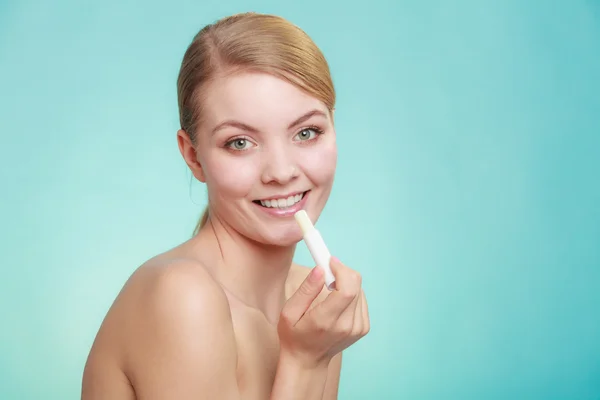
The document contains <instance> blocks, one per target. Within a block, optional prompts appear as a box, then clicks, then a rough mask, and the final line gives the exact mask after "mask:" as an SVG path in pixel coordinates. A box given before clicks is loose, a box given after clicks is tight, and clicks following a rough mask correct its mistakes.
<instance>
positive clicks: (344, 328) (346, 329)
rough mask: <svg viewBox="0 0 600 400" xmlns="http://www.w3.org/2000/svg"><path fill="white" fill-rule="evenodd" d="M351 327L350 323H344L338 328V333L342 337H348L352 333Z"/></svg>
mask: <svg viewBox="0 0 600 400" xmlns="http://www.w3.org/2000/svg"><path fill="white" fill-rule="evenodd" d="M353 328H354V327H353V326H352V323H351V321H349V322H344V323H343V324H342V325H341V326H340V333H341V334H342V335H343V336H350V335H352V331H353Z"/></svg>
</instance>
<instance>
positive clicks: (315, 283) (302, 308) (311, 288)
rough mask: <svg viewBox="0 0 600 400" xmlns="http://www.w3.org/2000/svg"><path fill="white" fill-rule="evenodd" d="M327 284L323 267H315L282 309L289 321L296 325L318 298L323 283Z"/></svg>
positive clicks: (283, 314)
mask: <svg viewBox="0 0 600 400" xmlns="http://www.w3.org/2000/svg"><path fill="white" fill-rule="evenodd" d="M324 284H325V274H324V271H323V269H322V268H321V267H314V268H313V269H312V270H311V271H310V273H309V274H308V276H307V277H306V278H305V279H304V281H303V282H302V284H301V285H300V287H299V288H298V290H296V292H295V293H294V294H293V295H292V296H291V297H290V298H289V299H288V301H287V302H286V303H285V305H284V306H283V310H282V311H281V314H282V316H284V317H285V318H286V319H287V320H288V322H290V323H291V324H293V325H295V324H296V323H297V322H298V321H299V320H300V318H302V316H303V315H304V313H305V312H306V311H307V310H308V308H309V307H310V305H311V304H312V302H313V301H314V300H315V299H316V298H317V296H318V295H319V293H321V290H322V289H323V285H324Z"/></svg>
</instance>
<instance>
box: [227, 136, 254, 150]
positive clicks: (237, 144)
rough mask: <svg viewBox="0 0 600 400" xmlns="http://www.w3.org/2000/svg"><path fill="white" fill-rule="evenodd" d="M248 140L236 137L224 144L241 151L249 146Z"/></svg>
mask: <svg viewBox="0 0 600 400" xmlns="http://www.w3.org/2000/svg"><path fill="white" fill-rule="evenodd" d="M250 145H251V143H250V141H248V139H244V138H237V139H233V140H230V141H229V142H227V144H226V146H227V147H229V148H230V149H233V150H238V151H243V150H248V149H249V148H250Z"/></svg>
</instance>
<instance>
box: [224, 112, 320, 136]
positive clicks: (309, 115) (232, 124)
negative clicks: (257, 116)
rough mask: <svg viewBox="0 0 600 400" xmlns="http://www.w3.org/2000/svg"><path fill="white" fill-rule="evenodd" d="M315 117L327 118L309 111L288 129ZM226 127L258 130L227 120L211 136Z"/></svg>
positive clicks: (255, 131)
mask: <svg viewBox="0 0 600 400" xmlns="http://www.w3.org/2000/svg"><path fill="white" fill-rule="evenodd" d="M315 116H320V117H325V118H326V117H327V115H326V114H325V113H324V112H323V111H321V110H317V109H314V110H311V111H309V112H307V113H305V114H303V115H301V116H300V117H298V118H297V119H296V120H295V121H294V122H292V123H291V124H289V125H288V129H293V128H295V127H297V126H298V125H300V124H302V123H303V122H306V121H307V120H309V119H310V118H312V117H315ZM226 127H233V128H238V129H241V130H244V131H247V132H252V133H257V132H258V129H256V128H254V127H252V126H250V125H247V124H244V123H243V122H239V121H235V120H227V121H223V122H221V123H220V124H218V125H217V126H216V127H215V128H214V129H213V130H212V134H213V135H214V134H215V133H217V132H218V131H220V130H221V129H224V128H226Z"/></svg>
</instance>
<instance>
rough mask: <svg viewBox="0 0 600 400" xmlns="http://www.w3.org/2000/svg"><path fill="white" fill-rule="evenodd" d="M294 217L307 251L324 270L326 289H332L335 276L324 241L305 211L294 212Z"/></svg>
mask: <svg viewBox="0 0 600 400" xmlns="http://www.w3.org/2000/svg"><path fill="white" fill-rule="evenodd" d="M294 218H296V222H297V223H298V225H300V229H302V234H303V235H304V243H306V246H307V247H308V251H310V254H311V255H312V257H313V259H314V260H315V263H317V265H318V266H319V267H321V268H323V270H324V271H325V285H326V286H327V289H329V290H333V289H334V287H335V285H334V283H335V277H334V276H333V273H332V272H331V267H330V266H329V260H330V259H331V254H330V253H329V250H328V249H327V246H326V245H325V241H324V240H323V238H322V237H321V234H320V233H319V231H318V230H317V229H316V228H315V227H314V225H313V224H312V222H311V221H310V218H309V217H308V214H307V213H306V211H304V210H300V211H298V212H297V213H296V214H294Z"/></svg>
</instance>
